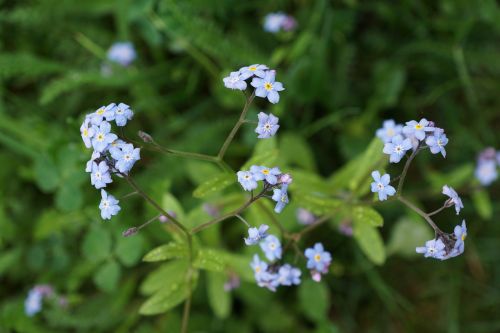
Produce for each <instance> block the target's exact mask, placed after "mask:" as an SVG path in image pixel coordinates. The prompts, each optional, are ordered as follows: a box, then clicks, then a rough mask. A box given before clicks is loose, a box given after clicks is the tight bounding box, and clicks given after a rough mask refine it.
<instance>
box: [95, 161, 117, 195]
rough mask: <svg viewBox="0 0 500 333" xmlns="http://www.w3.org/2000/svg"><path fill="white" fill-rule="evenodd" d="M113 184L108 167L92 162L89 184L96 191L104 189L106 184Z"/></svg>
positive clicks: (102, 162) (101, 163)
mask: <svg viewBox="0 0 500 333" xmlns="http://www.w3.org/2000/svg"><path fill="white" fill-rule="evenodd" d="M111 182H113V180H112V179H111V175H110V173H109V167H108V165H107V164H106V162H104V161H101V162H100V163H99V164H97V163H96V162H92V173H91V174H90V183H91V184H92V185H94V186H95V188H96V189H100V188H103V187H106V185H107V184H109V183H111Z"/></svg>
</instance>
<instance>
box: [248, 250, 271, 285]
mask: <svg viewBox="0 0 500 333" xmlns="http://www.w3.org/2000/svg"><path fill="white" fill-rule="evenodd" d="M250 266H251V267H252V269H253V272H254V275H255V279H256V280H259V278H260V277H261V276H262V275H263V274H264V273H266V272H267V267H268V266H267V263H266V262H265V261H262V260H260V257H259V255H257V254H255V255H254V256H253V261H252V262H251V263H250Z"/></svg>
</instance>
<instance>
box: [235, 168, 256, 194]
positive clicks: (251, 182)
mask: <svg viewBox="0 0 500 333" xmlns="http://www.w3.org/2000/svg"><path fill="white" fill-rule="evenodd" d="M236 175H237V176H238V182H239V183H240V184H241V186H242V187H243V189H244V190H245V191H251V190H255V189H256V188H257V180H256V179H255V176H254V174H253V173H252V172H250V171H238V172H237V173H236Z"/></svg>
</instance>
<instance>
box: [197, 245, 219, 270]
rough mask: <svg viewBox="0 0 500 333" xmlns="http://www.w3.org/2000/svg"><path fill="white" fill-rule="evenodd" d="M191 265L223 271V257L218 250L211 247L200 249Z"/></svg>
mask: <svg viewBox="0 0 500 333" xmlns="http://www.w3.org/2000/svg"><path fill="white" fill-rule="evenodd" d="M193 266H194V267H196V268H200V269H204V270H208V271H213V272H223V271H224V266H225V263H224V259H223V257H222V256H221V255H220V254H219V252H218V251H216V250H212V249H200V250H199V251H198V255H197V256H196V259H195V260H194V262H193Z"/></svg>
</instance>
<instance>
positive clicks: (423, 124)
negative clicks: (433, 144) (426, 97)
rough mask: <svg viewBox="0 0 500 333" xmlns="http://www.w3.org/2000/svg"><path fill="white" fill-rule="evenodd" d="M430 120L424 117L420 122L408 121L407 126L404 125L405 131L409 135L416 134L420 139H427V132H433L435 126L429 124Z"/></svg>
mask: <svg viewBox="0 0 500 333" xmlns="http://www.w3.org/2000/svg"><path fill="white" fill-rule="evenodd" d="M429 125H430V124H429V121H428V120H427V119H425V118H422V119H421V120H420V121H419V122H417V121H415V120H411V121H408V122H406V126H405V127H403V133H404V134H406V135H407V136H411V135H413V136H415V138H417V139H418V140H419V141H422V140H424V139H425V132H433V131H434V129H435V128H434V127H431V126H429Z"/></svg>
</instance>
